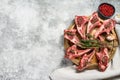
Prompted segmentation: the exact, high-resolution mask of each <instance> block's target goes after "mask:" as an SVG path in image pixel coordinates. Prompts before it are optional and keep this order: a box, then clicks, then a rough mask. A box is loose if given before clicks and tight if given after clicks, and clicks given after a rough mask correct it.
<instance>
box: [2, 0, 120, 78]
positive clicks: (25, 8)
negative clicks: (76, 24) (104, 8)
mask: <svg viewBox="0 0 120 80" xmlns="http://www.w3.org/2000/svg"><path fill="white" fill-rule="evenodd" d="M104 1H106V2H110V3H112V4H114V5H115V7H116V13H120V1H119V0H0V80H49V78H48V75H49V74H50V73H51V71H53V70H54V69H56V68H59V67H62V66H65V65H66V64H65V63H66V62H65V61H64V60H63V56H64V49H63V30H64V29H66V28H67V27H68V26H69V25H70V23H71V21H72V20H73V18H74V16H75V15H90V14H91V13H92V12H93V11H96V10H97V6H98V5H99V4H100V3H102V2H104Z"/></svg>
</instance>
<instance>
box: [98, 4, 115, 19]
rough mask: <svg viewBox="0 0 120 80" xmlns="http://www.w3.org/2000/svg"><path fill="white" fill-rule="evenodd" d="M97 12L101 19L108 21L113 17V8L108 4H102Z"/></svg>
mask: <svg viewBox="0 0 120 80" xmlns="http://www.w3.org/2000/svg"><path fill="white" fill-rule="evenodd" d="M97 12H98V16H99V17H100V18H101V19H103V20H105V19H109V18H111V17H112V16H113V15H114V13H115V7H114V6H113V5H111V4H109V3H102V4H100V5H99V7H98V11H97Z"/></svg>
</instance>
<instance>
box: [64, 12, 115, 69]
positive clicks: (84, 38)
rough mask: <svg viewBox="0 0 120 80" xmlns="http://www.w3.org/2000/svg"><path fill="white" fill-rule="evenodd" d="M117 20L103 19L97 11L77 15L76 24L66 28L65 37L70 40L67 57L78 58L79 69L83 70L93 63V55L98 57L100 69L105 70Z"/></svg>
mask: <svg viewBox="0 0 120 80" xmlns="http://www.w3.org/2000/svg"><path fill="white" fill-rule="evenodd" d="M114 27H115V21H114V20H113V19H107V20H101V19H100V18H99V17H98V14H97V12H94V13H93V14H92V15H91V16H89V17H88V16H76V17H75V25H74V27H73V28H71V29H66V30H64V38H65V39H67V40H68V41H69V42H68V43H69V45H70V46H69V47H68V48H67V49H66V54H65V57H66V58H68V59H70V60H73V59H78V60H79V64H78V65H77V66H76V67H77V70H79V71H82V70H85V69H86V68H88V66H90V65H92V63H91V60H92V59H93V56H95V57H96V62H97V66H98V69H99V70H100V71H105V70H106V68H107V67H108V62H109V58H110V56H109V55H110V53H109V49H110V48H109V47H108V45H110V42H112V40H114V36H113V35H112V32H111V31H112V30H114Z"/></svg>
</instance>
